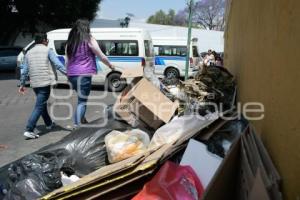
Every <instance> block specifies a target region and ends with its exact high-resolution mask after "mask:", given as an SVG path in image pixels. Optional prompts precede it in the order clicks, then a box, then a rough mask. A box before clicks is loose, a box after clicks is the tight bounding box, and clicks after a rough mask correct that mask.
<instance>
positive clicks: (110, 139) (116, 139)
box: [105, 129, 150, 163]
mask: <svg viewBox="0 0 300 200" xmlns="http://www.w3.org/2000/svg"><path fill="white" fill-rule="evenodd" d="M149 143H150V139H149V136H148V134H147V133H145V132H143V131H141V130H139V129H133V130H128V131H125V132H119V131H112V132H110V133H109V134H108V135H107V136H106V137H105V145H106V149H107V154H108V160H109V162H110V163H115V162H118V161H121V160H124V159H126V158H129V157H131V156H134V155H137V154H140V153H143V152H144V151H145V150H146V149H147V147H148V145H149Z"/></svg>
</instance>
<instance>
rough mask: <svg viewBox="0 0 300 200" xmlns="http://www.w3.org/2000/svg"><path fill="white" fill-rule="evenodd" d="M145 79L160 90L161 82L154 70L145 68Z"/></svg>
mask: <svg viewBox="0 0 300 200" xmlns="http://www.w3.org/2000/svg"><path fill="white" fill-rule="evenodd" d="M144 77H145V78H146V79H147V80H148V81H150V82H151V83H152V84H153V85H154V86H155V87H157V88H158V89H160V81H159V79H158V78H157V76H156V75H155V74H154V68H153V67H148V66H146V67H145V68H144Z"/></svg>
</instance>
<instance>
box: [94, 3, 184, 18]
mask: <svg viewBox="0 0 300 200" xmlns="http://www.w3.org/2000/svg"><path fill="white" fill-rule="evenodd" d="M186 1H187V0H103V1H101V3H100V9H99V11H98V16H97V18H105V19H120V18H124V17H125V16H126V13H132V14H134V15H135V18H134V19H135V20H141V21H145V20H146V19H147V18H148V17H149V16H150V15H153V14H154V13H155V12H156V11H158V10H160V9H162V10H164V11H165V12H167V11H168V10H169V9H174V10H175V11H176V12H177V11H178V10H181V9H183V8H184V7H185V6H186Z"/></svg>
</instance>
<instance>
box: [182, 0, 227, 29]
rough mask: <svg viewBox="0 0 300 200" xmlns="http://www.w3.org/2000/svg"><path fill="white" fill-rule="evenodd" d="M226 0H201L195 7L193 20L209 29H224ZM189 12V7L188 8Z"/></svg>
mask: <svg viewBox="0 0 300 200" xmlns="http://www.w3.org/2000/svg"><path fill="white" fill-rule="evenodd" d="M225 4H226V0H200V1H198V2H196V4H195V5H194V7H193V22H194V23H197V24H199V25H200V26H201V27H203V28H205V29H209V30H224V25H225V23H224V14H225ZM186 12H187V9H186Z"/></svg>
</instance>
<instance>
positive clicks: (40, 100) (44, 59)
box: [19, 34, 66, 139]
mask: <svg viewBox="0 0 300 200" xmlns="http://www.w3.org/2000/svg"><path fill="white" fill-rule="evenodd" d="M47 46H48V39H47V35H46V34H38V35H37V36H36V37H35V46H34V47H33V48H32V49H31V50H29V51H28V52H27V54H26V57H25V63H24V65H23V71H22V74H21V78H20V82H21V83H20V88H19V92H20V93H21V94H25V82H26V79H27V77H28V75H29V78H30V85H31V87H32V88H33V91H34V93H35V95H36V103H35V106H34V109H33V111H32V113H31V116H30V117H29V120H28V123H27V126H26V129H25V132H24V136H25V137H26V139H35V138H38V137H39V135H38V134H36V133H34V129H35V127H36V124H37V121H38V120H39V118H40V116H42V118H43V120H44V122H45V125H46V128H47V129H48V130H51V129H52V128H53V127H54V125H55V124H54V122H53V121H52V120H51V117H50V116H49V113H48V109H47V101H48V99H49V96H50V92H51V86H53V85H55V84H56V80H57V77H56V73H55V72H54V71H53V70H54V68H56V69H58V70H59V71H61V72H62V73H63V74H66V69H65V66H64V65H63V64H62V63H61V62H60V61H59V60H58V58H57V57H56V55H55V53H54V52H53V50H52V49H49V48H48V47H47Z"/></svg>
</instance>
